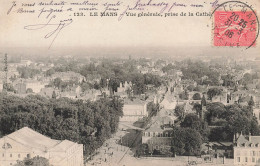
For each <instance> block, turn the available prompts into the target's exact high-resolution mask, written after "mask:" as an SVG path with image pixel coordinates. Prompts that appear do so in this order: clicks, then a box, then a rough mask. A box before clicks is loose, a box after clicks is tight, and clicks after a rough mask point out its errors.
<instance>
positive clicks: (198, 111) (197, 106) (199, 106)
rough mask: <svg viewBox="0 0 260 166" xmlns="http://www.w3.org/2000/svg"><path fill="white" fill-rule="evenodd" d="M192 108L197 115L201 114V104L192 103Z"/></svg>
mask: <svg viewBox="0 0 260 166" xmlns="http://www.w3.org/2000/svg"><path fill="white" fill-rule="evenodd" d="M193 109H194V110H195V111H196V114H197V115H199V116H200V117H201V116H202V106H201V104H199V103H195V104H194V105H193Z"/></svg>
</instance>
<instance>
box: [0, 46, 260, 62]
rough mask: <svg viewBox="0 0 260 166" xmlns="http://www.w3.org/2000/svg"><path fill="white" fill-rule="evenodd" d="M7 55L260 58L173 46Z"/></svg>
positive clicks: (252, 53)
mask: <svg viewBox="0 0 260 166" xmlns="http://www.w3.org/2000/svg"><path fill="white" fill-rule="evenodd" d="M5 53H7V54H9V55H10V54H13V55H15V56H36V55H37V56H43V57H45V56H51V57H52V56H54V57H55V56H68V55H69V56H74V57H118V58H119V57H122V58H123V57H124V58H125V57H129V56H131V57H132V58H142V57H143V58H156V59H157V58H160V57H161V58H176V57H181V58H183V57H201V56H206V57H210V56H212V57H218V56H219V57H223V56H224V57H229V56H230V57H233V56H235V57H237V56H245V58H252V57H259V54H258V49H257V48H256V47H255V48H254V47H253V48H249V49H245V48H235V47H234V48H230V47H225V48H223V47H221V48H220V47H208V46H193V47H185V46H181V47H180V46H175V47H174V46H173V47H168V46H165V47H154V46H152V47H55V48H52V49H49V50H48V49H46V48H44V47H33V48H29V47H4V48H3V47H2V48H1V47H0V56H3V55H4V54H5Z"/></svg>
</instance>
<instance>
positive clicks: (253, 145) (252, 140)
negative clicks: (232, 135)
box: [234, 133, 260, 165]
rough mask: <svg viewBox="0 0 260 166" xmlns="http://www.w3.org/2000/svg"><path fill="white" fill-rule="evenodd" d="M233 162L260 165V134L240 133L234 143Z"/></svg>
mask: <svg viewBox="0 0 260 166" xmlns="http://www.w3.org/2000/svg"><path fill="white" fill-rule="evenodd" d="M234 164H235V165H260V136H251V135H249V136H248V138H246V137H245V136H244V135H243V134H242V133H241V134H240V136H239V137H238V139H237V140H236V141H235V144H234Z"/></svg>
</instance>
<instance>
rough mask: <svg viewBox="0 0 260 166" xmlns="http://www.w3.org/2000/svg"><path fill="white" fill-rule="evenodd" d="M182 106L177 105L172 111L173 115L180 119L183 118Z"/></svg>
mask: <svg viewBox="0 0 260 166" xmlns="http://www.w3.org/2000/svg"><path fill="white" fill-rule="evenodd" d="M184 112H185V110H184V105H177V106H176V107H175V109H174V115H175V116H177V117H178V118H180V119H182V118H183V117H184Z"/></svg>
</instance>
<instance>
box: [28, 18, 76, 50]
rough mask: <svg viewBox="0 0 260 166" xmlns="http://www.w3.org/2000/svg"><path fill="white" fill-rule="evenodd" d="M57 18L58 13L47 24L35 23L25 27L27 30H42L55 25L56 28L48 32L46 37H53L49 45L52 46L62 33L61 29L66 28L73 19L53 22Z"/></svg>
mask: <svg viewBox="0 0 260 166" xmlns="http://www.w3.org/2000/svg"><path fill="white" fill-rule="evenodd" d="M54 18H56V15H53V16H52V17H51V18H50V20H49V21H48V22H47V23H45V24H34V25H27V26H25V27H24V29H26V30H40V29H43V28H45V27H49V26H54V27H55V29H54V30H52V31H51V32H49V33H47V34H46V35H45V36H44V38H45V39H48V38H50V37H53V39H52V41H51V44H50V46H49V48H51V46H52V44H53V42H54V41H55V39H56V38H57V37H58V35H59V34H60V32H61V30H62V29H64V28H65V27H67V26H68V25H70V24H71V23H72V22H73V20H72V19H67V20H60V21H59V22H58V23H51V21H52V20H53V19H54Z"/></svg>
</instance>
